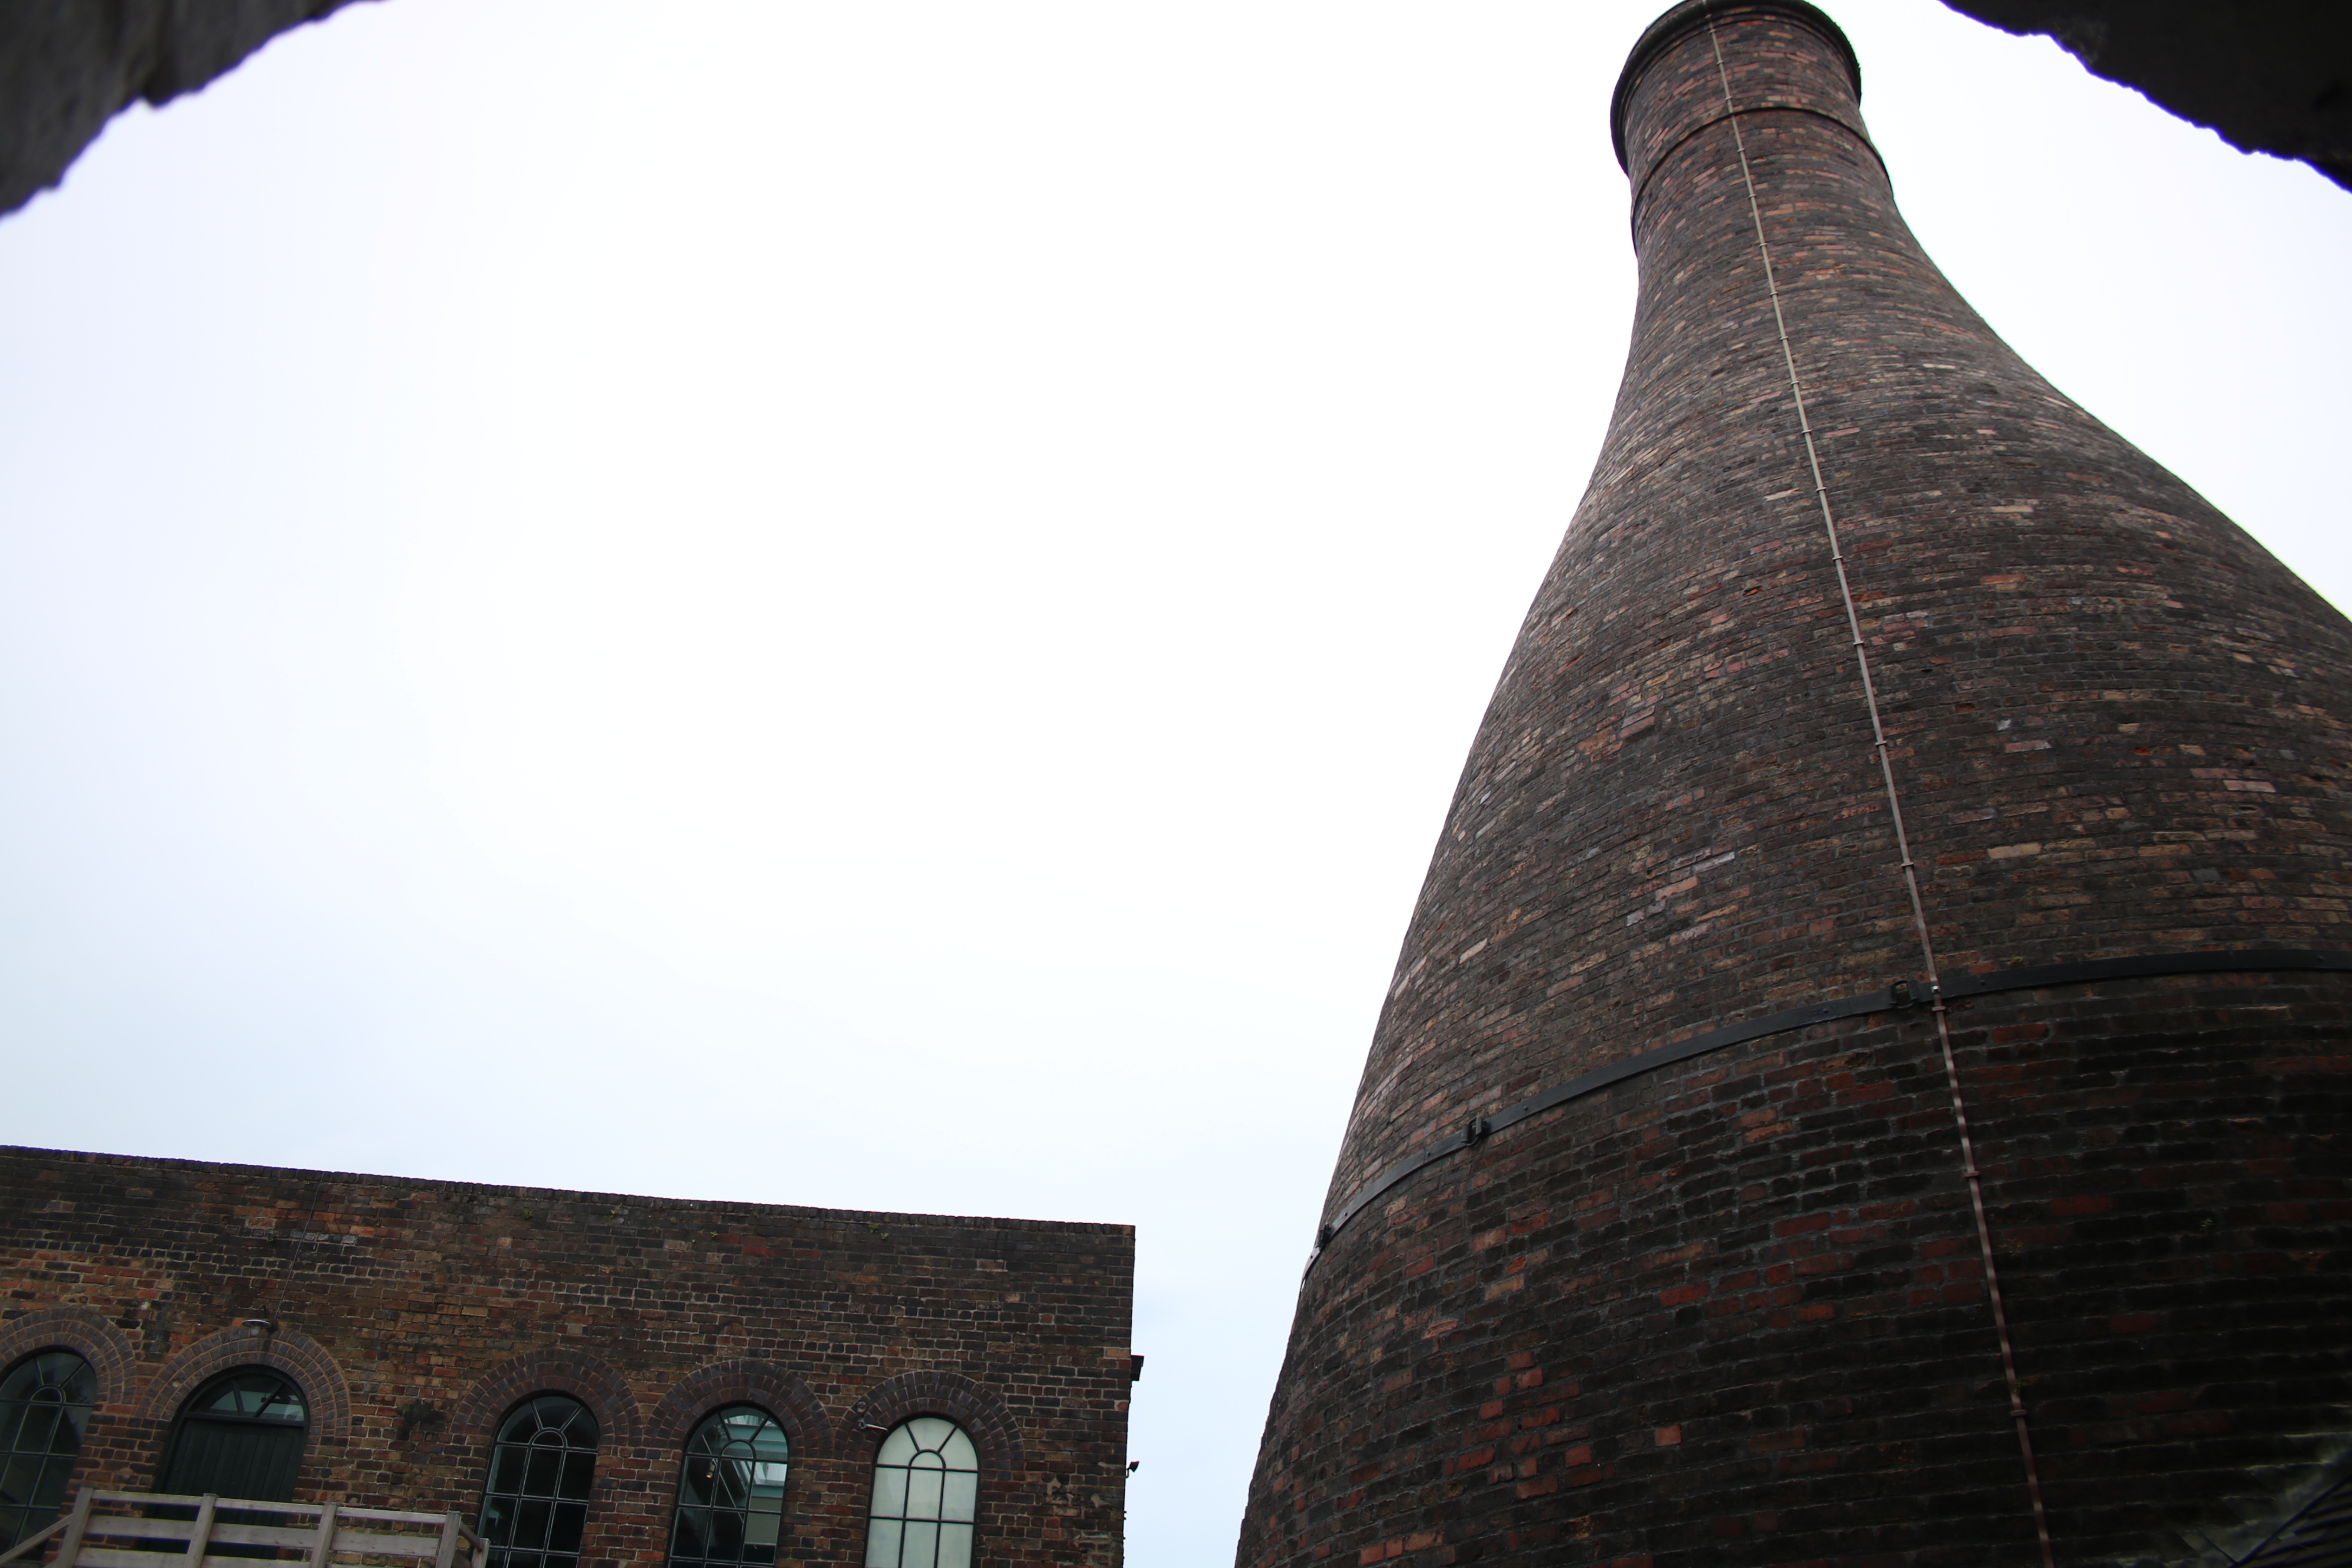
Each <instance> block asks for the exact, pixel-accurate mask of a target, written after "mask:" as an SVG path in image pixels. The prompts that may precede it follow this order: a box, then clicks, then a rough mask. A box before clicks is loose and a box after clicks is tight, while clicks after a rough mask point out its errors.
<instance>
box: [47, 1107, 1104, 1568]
mask: <svg viewBox="0 0 2352 1568" xmlns="http://www.w3.org/2000/svg"><path fill="white" fill-rule="evenodd" d="M1134 1257H1135V1235H1134V1231H1133V1229H1132V1228H1131V1227H1129V1226H1117V1225H1078V1224H1058V1223H1055V1222H1050V1221H1027V1220H1005V1219H964V1218H954V1217H943V1216H940V1215H898V1214H865V1213H858V1212H855V1211H851V1210H839V1209H813V1208H788V1207H780V1206H776V1205H761V1204H715V1203H695V1202H680V1201H676V1200H671V1199H664V1198H644V1197H628V1196H621V1195H617V1194H601V1193H572V1192H557V1191H551V1190H547V1189H541V1188H532V1187H493V1186H474V1185H469V1184H460V1183H453V1182H425V1181H400V1180H395V1179H390V1178H384V1177H375V1176H352V1175H339V1174H332V1173H319V1172H303V1171H279V1170H269V1169H265V1168H260V1167H254V1166H241V1165H215V1164H203V1163H196V1162H193V1161H184V1160H140V1159H130V1158H121V1157H117V1156H112V1155H98V1154H72V1153H52V1152H44V1151H39V1150H26V1149H0V1281H5V1287H0V1288H4V1289H5V1297H6V1300H5V1310H0V1367H5V1366H8V1365H12V1364H14V1363H16V1361H18V1360H19V1359H20V1358H21V1357H23V1356H24V1355H26V1354H27V1353H29V1352H34V1351H37V1350H41V1349H44V1348H47V1347H50V1346H53V1345H54V1346H63V1347H66V1348H68V1349H72V1350H76V1351H79V1352H80V1353H81V1354H83V1355H84V1356H85V1357H87V1358H88V1359H89V1361H90V1363H91V1364H92V1365H93V1366H94V1367H95V1368H96V1369H97V1371H98V1374H99V1380H100V1408H99V1410H98V1412H97V1414H96V1415H95V1416H94V1418H93V1420H92V1421H91V1424H90V1426H89V1433H88V1435H87V1438H86V1440H85V1443H84V1446H83V1448H82V1452H81V1457H80V1458H79V1462H78V1465H77V1468H76V1470H75V1474H74V1481H75V1483H76V1484H91V1485H97V1486H105V1487H120V1488H128V1489H148V1488H151V1487H152V1486H153V1485H154V1483H155V1481H156V1479H157V1477H158V1472H159V1469H160V1468H161V1466H162V1464H163V1457H164V1456H163V1447H164V1444H165V1442H166V1440H167V1437H168V1435H169V1432H170V1429H171V1426H172V1421H173V1416H174V1415H175V1414H176V1413H177V1411H178V1408H179V1405H180V1404H181V1402H182V1401H183V1400H184V1399H185V1397H186V1396H187V1395H188V1394H191V1393H193V1392H194V1389H195V1387H196V1385H197V1384H200V1383H202V1382H203V1381H204V1380H205V1378H206V1377H208V1376H210V1375H212V1374H213V1373H216V1372H221V1371H226V1370H227V1369H229V1368H231V1367H235V1366H240V1365H247V1364H254V1365H267V1366H272V1367H276V1368H278V1370H280V1371H282V1372H284V1373H287V1374H289V1376H291V1377H292V1378H293V1379H294V1380H295V1382H296V1383H297V1384H299V1386H300V1387H301V1389H302V1392H303V1394H304V1397H305V1398H306V1400H307V1401H308V1403H309V1406H310V1446H309V1448H308V1450H307V1451H306V1454H305V1457H304V1459H303V1464H302V1468H301V1472H300V1477H299V1490H298V1492H297V1500H302V1501H320V1500H328V1499H338V1500H344V1501H347V1502H350V1503H352V1504H356V1505H358V1506H362V1507H394V1508H408V1509H421V1510H433V1511H438V1510H445V1509H451V1508H454V1509H457V1510H460V1511H462V1512H463V1513H465V1514H466V1515H467V1517H468V1518H469V1519H470V1518H472V1517H473V1516H474V1514H475V1510H476V1509H477V1507H478V1504H479V1501H480V1499H481V1495H482V1484H483V1481H484V1479H485V1473H486V1470H487V1468H488V1458H489V1449H490V1443H491V1439H492V1436H493V1435H494V1433H495V1431H496V1428H497V1426H498V1424H499V1420H500V1419H501V1417H503V1416H504V1415H506V1414H507V1412H508V1411H509V1410H511V1409H512V1408H513V1407H514V1406H515V1405H517V1404H518V1403H520V1401H521V1400H523V1399H525V1398H527V1397H528V1396H530V1395H531V1394H538V1393H543V1392H555V1393H565V1394H572V1395H574V1396H576V1397H578V1398H579V1399H581V1400H582V1401H583V1402H584V1403H586V1404H587V1405H589V1406H590V1408H591V1409H592V1410H593V1412H594V1413H595V1415H597V1417H598V1422H599V1425H600V1426H601V1427H602V1428H603V1433H604V1440H603V1445H602V1447H601V1448H600V1450H599V1453H598V1456H597V1461H596V1474H595V1491H594V1494H593V1498H592V1500H591V1506H590V1510H589V1516H588V1535H587V1539H586V1541H585V1542H584V1560H586V1561H592V1562H595V1563H634V1564H643V1565H646V1568H651V1565H653V1564H657V1563H661V1562H663V1561H664V1559H665V1557H666V1555H667V1546H668V1538H669V1525H670V1513H671V1504H672V1500H673V1499H674V1498H675V1496H676V1492H677V1480H678V1472H679V1467H680V1463H681V1460H682V1458H683V1453H684V1445H685V1442H686V1439H687V1437H688V1435H689V1434H691V1433H692V1431H693V1429H694V1427H695V1426H696V1425H697V1424H698V1422H699V1421H700V1420H701V1418H702V1417H703V1416H704V1415H708V1414H709V1412H711V1411H713V1410H716V1409H718V1408H720V1407H722V1406H724V1405H736V1404H751V1405H759V1406H761V1408H763V1409H765V1410H766V1411H767V1412H768V1413H769V1414H770V1415H773V1416H775V1417H776V1418H777V1420H778V1421H779V1423H780V1424H781V1425H782V1426H783V1427H784V1429H785V1433H786V1435H787V1436H788V1438H789V1439H790V1441H791V1444H792V1474H791V1480H790V1484H789V1488H788V1489H787V1491H786V1494H785V1508H786V1514H785V1528H784V1539H783V1542H782V1545H781V1547H780V1549H779V1554H778V1562H779V1563H782V1564H801V1563H856V1562H862V1561H863V1560H864V1550H865V1547H864V1542H865V1529H866V1502H867V1496H868V1488H869V1485H870V1479H871V1466H872V1463H873V1458H874V1447H875V1444H876V1443H877V1440H878V1434H877V1430H876V1429H877V1428H884V1429H887V1427H889V1426H893V1425H895V1424H897V1423H898V1421H900V1420H903V1419H904V1418H906V1417H907V1416H908V1415H919V1414H927V1413H928V1414H936V1415H949V1416H951V1417H953V1418H954V1419H955V1420H957V1421H959V1422H960V1423H961V1424H962V1425H963V1426H964V1427H965V1429H966V1430H967V1431H969V1432H970V1433H971V1436H972V1439H973V1441H974V1443H975V1445H976V1446H977V1447H978V1448H979V1450H980V1454H981V1460H982V1467H983V1468H982V1488H981V1499H982V1503H981V1509H982V1511H981V1516H980V1531H979V1537H978V1539H979V1542H980V1552H981V1558H982V1561H985V1562H989V1563H1023V1564H1032V1565H1043V1564H1047V1563H1054V1564H1066V1563H1086V1564H1089V1565H1099V1568H1115V1565H1116V1564H1117V1563H1118V1561H1119V1557H1120V1545H1121V1536H1122V1532H1123V1526H1122V1512H1121V1510H1122V1505H1123V1499H1124V1489H1125V1481H1126V1447H1127V1407H1128V1398H1129V1386H1130V1374H1129V1359H1128V1358H1129V1348H1128V1337H1129V1321H1130V1314H1131V1306H1132V1298H1133V1275H1134ZM248 1318H261V1319H268V1320H271V1321H274V1322H275V1323H276V1325H277V1327H276V1328H275V1329H274V1330H273V1331H268V1332H262V1331H257V1330H254V1329H251V1328H246V1327H241V1326H240V1324H241V1323H242V1321H244V1320H246V1319H248Z"/></svg>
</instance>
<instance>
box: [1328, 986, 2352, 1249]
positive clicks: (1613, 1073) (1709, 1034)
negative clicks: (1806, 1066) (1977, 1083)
mask: <svg viewBox="0 0 2352 1568" xmlns="http://www.w3.org/2000/svg"><path fill="white" fill-rule="evenodd" d="M2309 971H2319V972H2323V973H2326V972H2333V973H2347V974H2352V952H2303V951H2296V950H2293V949H2285V948H2252V949H2248V950H2245V951H2242V952H2167V953H2155V954H2148V955H2145V956H2136V957H2130V958H2095V959H2090V960H2087V961H2085V962H2084V963H2046V964H2041V965H2038V966H2036V967H2034V968H2032V969H2012V970H2005V971H1997V972H1995V973H1990V974H1963V975H1960V976H1958V977H1957V978H1955V979H1952V980H1949V981H1943V982H1938V983H1937V984H1936V985H1934V986H1933V987H1932V988H1931V989H1930V990H1929V991H1927V993H1925V994H1924V996H1923V994H1917V993H1915V994H1912V995H1910V996H1908V997H1905V996H1903V995H1901V994H1899V993H1898V991H1897V987H1901V986H1905V985H1906V984H1907V983H1906V982H1904V981H1899V980H1898V981H1896V982H1895V984H1893V985H1889V986H1885V987H1883V988H1878V989H1873V990H1869V991H1863V992H1858V993H1856V994H1853V995H1852V996H1842V997H1839V998H1838V999H1836V1000H1835V1001H1831V1002H1814V1003H1811V1004H1809V1005H1806V1006H1802V1007H1791V1008H1789V1009H1788V1010H1786V1011H1785V1012H1780V1013H1768V1014H1766V1015H1765V1016H1763V1017H1760V1018H1750V1019H1748V1021H1747V1022H1745V1023H1740V1024H1729V1025H1726V1026H1724V1027H1722V1028H1720V1029H1709V1030H1707V1031H1706V1033H1704V1034H1699V1035H1691V1036H1687V1037H1685V1038H1682V1039H1679V1040H1674V1041H1671V1042H1669V1043H1667V1044H1665V1045H1663V1046H1654V1047H1651V1048H1650V1049H1648V1050H1645V1051H1637V1052H1635V1053H1633V1055H1632V1056H1629V1057H1627V1058H1623V1059H1622V1060H1620V1061H1614V1062H1612V1063H1610V1064H1609V1065H1608V1066H1607V1067H1601V1068H1593V1069H1592V1070H1591V1072H1588V1073H1581V1074H1580V1075H1578V1076H1577V1077H1575V1078H1572V1079H1569V1080H1568V1081H1567V1082H1565V1083H1557V1084H1554V1085H1552V1086H1551V1087H1550V1088H1549V1089H1538V1090H1537V1091H1536V1092H1535V1093H1534V1094H1531V1095H1529V1096H1528V1098H1527V1099H1525V1100H1520V1101H1519V1102H1518V1103H1517V1104H1516V1105H1512V1106H1507V1107H1506V1108H1505V1109H1503V1110H1497V1111H1496V1112H1495V1113H1494V1114H1493V1115H1492V1116H1474V1117H1472V1118H1471V1119H1470V1121H1469V1122H1468V1124H1467V1125H1465V1127H1464V1128H1463V1129H1462V1132H1461V1135H1460V1136H1459V1137H1458V1138H1456V1139H1454V1140H1453V1141H1451V1142H1445V1143H1442V1144H1439V1145H1438V1146H1436V1147H1435V1148H1430V1149H1423V1150H1422V1151H1420V1152H1418V1153H1413V1154H1408V1155H1406V1156H1405V1157H1404V1158H1403V1159H1402V1160H1399V1161H1398V1162H1396V1163H1394V1164H1392V1165H1391V1166H1389V1167H1388V1168H1387V1169H1386V1170H1384V1171H1381V1173H1378V1174H1377V1175H1375V1176H1373V1177H1372V1179H1371V1180H1370V1181H1369V1182H1366V1183H1365V1184H1364V1185H1363V1187H1362V1188H1361V1189H1360V1191H1359V1192H1358V1193H1357V1194H1356V1195H1355V1196H1354V1197H1352V1198H1350V1199H1349V1200H1348V1206H1347V1207H1345V1208H1343V1209H1341V1210H1340V1211H1339V1214H1338V1215H1334V1216H1333V1217H1332V1219H1331V1220H1330V1221H1329V1223H1328V1224H1326V1225H1325V1226H1322V1228H1321V1229H1319V1230H1318V1231H1317V1232H1316V1235H1315V1249H1314V1250H1313V1251H1312V1252H1309V1253H1308V1254H1307V1267H1306V1268H1303V1269H1301V1270H1300V1271H1299V1282H1300V1283H1301V1284H1302V1285H1304V1284H1305V1283H1306V1277H1307V1275H1309V1274H1312V1273H1313V1272H1314V1271H1315V1264H1316V1260H1317V1259H1318V1258H1321V1257H1322V1256H1323V1253H1324V1250H1325V1249H1326V1248H1327V1247H1329V1246H1330V1245H1331V1243H1332V1242H1333V1241H1334V1240H1335V1239H1337V1238H1338V1237H1339V1233H1340V1232H1341V1231H1342V1230H1345V1229H1346V1228H1347V1227H1348V1222H1349V1221H1350V1220H1352V1219H1354V1218H1355V1217H1356V1216H1357V1215H1360V1214H1361V1213H1363V1212H1364V1210H1365V1209H1367V1208H1369V1207H1370V1206H1371V1205H1373V1204H1375V1203H1378V1202H1379V1201H1380V1199H1381V1195H1382V1194H1386V1193H1388V1192H1389V1191H1391V1189H1393V1188H1394V1187H1395V1186H1396V1185H1397V1184H1399V1183H1401V1182H1402V1181H1404V1180H1405V1179H1406V1178H1407V1177H1409V1176H1412V1175H1414V1174H1416V1173H1419V1172H1422V1171H1424V1170H1427V1169H1428V1168H1429V1167H1430V1166H1432V1165H1434V1164H1436V1163H1438V1162H1439V1161H1441V1160H1446V1159H1451V1158H1452V1157H1453V1156H1454V1155H1455V1154H1458V1153H1460V1152H1463V1151H1464V1150H1465V1149H1475V1148H1476V1147H1477V1146H1478V1145H1479V1144H1481V1143H1483V1142H1486V1139H1487V1138H1489V1137H1491V1136H1492V1135H1494V1134H1495V1133H1497V1132H1500V1131H1503V1130H1504V1129H1505V1128H1507V1127H1513V1126H1516V1125H1517V1124H1518V1123H1519V1122H1522V1121H1526V1120H1528V1118H1529V1117H1531V1116H1540V1115H1541V1114H1543V1112H1545V1111H1547V1110H1554V1109H1556V1108H1557V1107H1559V1106H1562V1105H1566V1104H1567V1103H1568V1102H1569V1101H1570V1100H1581V1099H1583V1098H1584V1097H1585V1096H1586V1095H1588V1094H1594V1093H1597V1092H1599V1091H1600V1090H1601V1089H1607V1088H1609V1087H1610V1086H1611V1085H1612V1084H1618V1083H1622V1082H1624V1081H1625V1080H1626V1079H1630V1078H1639V1077H1641V1076H1642V1075H1643V1074H1644V1073H1652V1072H1655V1071H1657V1070H1658V1069H1659V1068H1665V1067H1672V1066H1673V1065H1674V1064H1675V1063H1676V1062H1683V1061H1688V1060H1689V1059H1690V1058H1693V1057H1703V1056H1706V1055H1707V1054H1708V1053H1710V1052H1713V1051H1720V1050H1727V1049H1729V1048H1730V1047H1733V1046H1744V1045H1747V1044H1748V1042H1749V1041H1751V1040H1761V1039H1765V1038H1767V1037H1770V1036H1773V1035H1785V1034H1788V1033H1789V1032H1790V1031H1791V1030H1794V1029H1810V1028H1811V1027H1813V1026H1815V1025H1817V1024H1829V1023H1835V1022H1836V1021H1837V1020H1839V1019H1841V1018H1864V1017H1868V1016H1870V1015H1872V1014H1874V1013H1887V1012H1900V1011H1902V1010H1903V1009H1905V1008H1907V1007H1915V1006H1919V1005H1930V1006H1931V1007H1933V1008H1937V1009H1940V1008H1942V1007H1943V1005H1944V1004H1945V1003H1946V1002H1947V1001H1957V1000H1958V999H1960V998H1962V997H1967V996H1990V995H1993V994H1998V993H2000V992H2003V991H2041V990H2047V989H2050V988H2052V987H2054V986H2060V985H2095V984H2099V983H2100V982H2102V981H2106V980H2158V979H2169V978H2173V977H2176V976H2179V975H2183V974H2293V973H2305V972H2309Z"/></svg>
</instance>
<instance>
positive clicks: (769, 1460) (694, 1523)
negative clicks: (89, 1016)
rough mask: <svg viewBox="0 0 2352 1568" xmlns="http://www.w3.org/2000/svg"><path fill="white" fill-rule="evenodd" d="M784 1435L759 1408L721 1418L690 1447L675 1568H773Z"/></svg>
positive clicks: (680, 1490)
mask: <svg viewBox="0 0 2352 1568" xmlns="http://www.w3.org/2000/svg"><path fill="white" fill-rule="evenodd" d="M791 1458H792V1450H791V1445H789V1444H788V1443H786V1442H785V1440H784V1429H783V1428H782V1427H781V1426H777V1425H776V1423H775V1420H774V1418H773V1417H772V1416H771V1415H769V1414H768V1413H767V1412H766V1411H764V1410H761V1409H760V1408H759V1407H758V1406H757V1405H736V1406H734V1407H733V1408H732V1409H729V1410H721V1411H719V1413H718V1414H716V1415H712V1416H710V1417H709V1419H708V1420H706V1421H704V1422H703V1423H702V1425H701V1426H697V1427H696V1428H695V1429H694V1436H691V1437H689V1438H688V1439H687V1442H686V1466H685V1468H684V1470H683V1471H682V1472H681V1473H680V1474H679V1476H678V1480H677V1519H676V1521H675V1522H674V1523H673V1525H672V1526H671V1529H670V1540H669V1561H670V1568H701V1565H703V1564H716V1563H728V1564H737V1563H761V1564H765V1563H773V1562H774V1561H775V1560H776V1542H777V1538H778V1536H779V1535H780V1534H781V1533H782V1528H783V1518H784V1472H785V1468H786V1466H787V1463H788V1461H789V1460H790V1459H791Z"/></svg>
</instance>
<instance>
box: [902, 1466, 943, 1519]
mask: <svg viewBox="0 0 2352 1568" xmlns="http://www.w3.org/2000/svg"><path fill="white" fill-rule="evenodd" d="M940 1479H942V1478H941V1477H940V1472H939V1471H937V1470H908V1472H907V1517H908V1519H937V1518H939V1517H940Z"/></svg>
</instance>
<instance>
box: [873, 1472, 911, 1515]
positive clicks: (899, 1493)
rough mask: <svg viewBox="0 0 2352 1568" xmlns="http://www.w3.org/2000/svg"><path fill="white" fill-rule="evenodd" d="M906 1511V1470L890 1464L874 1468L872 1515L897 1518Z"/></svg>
mask: <svg viewBox="0 0 2352 1568" xmlns="http://www.w3.org/2000/svg"><path fill="white" fill-rule="evenodd" d="M906 1511H907V1472H906V1471H904V1470H902V1469H899V1468H896V1467H895V1466H891V1465H877V1466H876V1467H875V1468H874V1508H873V1513H874V1517H875V1518H877V1519H886V1518H887V1519H898V1518H902V1517H904V1515H905V1514H906Z"/></svg>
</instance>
